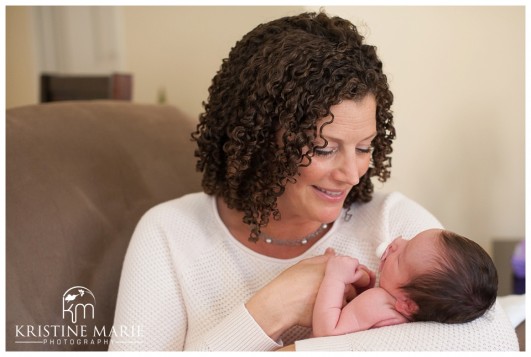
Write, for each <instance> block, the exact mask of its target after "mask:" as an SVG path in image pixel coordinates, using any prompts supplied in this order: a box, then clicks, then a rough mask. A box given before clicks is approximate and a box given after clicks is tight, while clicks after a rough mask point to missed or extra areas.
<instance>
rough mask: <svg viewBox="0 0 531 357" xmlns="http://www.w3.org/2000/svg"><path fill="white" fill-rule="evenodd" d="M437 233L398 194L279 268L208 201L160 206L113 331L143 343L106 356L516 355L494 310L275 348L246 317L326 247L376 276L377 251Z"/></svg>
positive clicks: (294, 337) (144, 232)
mask: <svg viewBox="0 0 531 357" xmlns="http://www.w3.org/2000/svg"><path fill="white" fill-rule="evenodd" d="M438 227H441V224H440V223H439V222H438V221H437V220H436V219H435V218H434V217H433V216H432V215H431V214H430V213H429V212H427V211H426V210H425V209H424V208H422V207H421V206H420V205H418V204H417V203H415V202H414V201H412V200H410V199H408V198H406V197H405V196H403V195H402V194H400V193H391V194H381V193H376V194H375V195H374V197H373V199H372V200H371V201H370V202H369V203H364V204H354V205H353V206H352V207H351V209H350V210H349V211H348V212H347V211H346V210H343V212H342V214H341V215H340V217H338V219H337V220H336V221H335V222H334V224H333V225H332V227H331V229H330V230H329V231H328V232H327V233H326V235H325V236H324V237H322V238H321V239H320V240H319V241H318V242H317V243H315V244H314V245H313V246H312V247H311V248H310V249H309V250H308V251H306V252H305V253H304V254H302V255H301V256H299V257H297V258H292V259H276V258H271V257H267V256H263V255H261V254H258V253H256V252H254V251H252V250H250V249H248V248H247V247H245V246H244V245H242V244H241V243H239V242H238V241H237V240H236V239H235V238H234V237H232V236H231V234H230V233H229V231H228V229H227V228H226V226H225V225H224V224H223V222H222V221H221V219H220V217H219V214H218V211H217V206H216V200H215V198H214V197H212V196H208V195H206V194H204V193H194V194H189V195H186V196H183V197H181V198H178V199H175V200H172V201H168V202H165V203H162V204H160V205H158V206H156V207H154V208H152V209H150V210H149V211H148V212H147V213H146V214H145V215H144V216H143V217H142V219H141V220H140V222H139V223H138V225H137V227H136V230H135V232H134V234H133V237H132V239H131V242H130V244H129V247H128V250H127V254H126V257H125V261H124V265H123V270H122V277H121V280H120V288H119V293H118V300H117V307H116V313H115V320H114V328H115V330H116V331H120V329H121V328H122V327H123V328H124V329H126V330H127V329H131V327H132V326H135V328H136V329H137V331H141V333H139V336H134V337H128V336H122V335H117V336H113V338H112V339H111V342H110V346H109V349H110V350H144V351H145V350H149V351H163V350H177V351H182V350H194V351H238V350H239V351H269V350H275V349H277V348H279V347H281V346H282V345H286V344H291V343H295V342H296V347H297V350H349V351H362V350H380V351H381V350H395V351H396V350H407V351H412V350H422V351H441V350H459V351H467V350H502V351H507V350H518V342H517V340H516V335H515V333H514V329H513V328H512V327H511V324H510V322H509V320H508V319H507V317H506V316H505V314H504V313H503V311H502V310H501V308H500V307H499V306H498V305H496V306H495V307H494V308H493V309H491V311H489V312H487V314H485V315H484V316H483V317H481V318H479V319H477V320H475V321H473V322H471V323H467V324H462V325H444V324H437V323H423V322H414V323H407V324H402V325H395V326H388V327H382V328H378V329H374V330H369V331H363V332H359V333H354V334H348V335H343V336H333V337H324V338H312V339H308V336H309V332H310V330H309V329H308V328H305V327H300V326H295V327H292V328H291V329H289V330H288V331H286V332H285V333H284V334H283V335H282V336H281V338H280V339H279V340H278V341H273V340H272V339H271V338H269V336H267V335H266V334H265V333H264V331H263V330H262V329H261V328H260V326H259V325H258V324H257V323H256V322H255V321H254V319H253V318H252V316H251V315H250V314H249V313H248V311H247V309H246V308H245V303H246V302H247V300H249V298H250V297H251V296H253V295H254V294H255V293H256V291H258V290H259V289H260V288H262V287H263V286H264V285H266V284H267V283H268V282H270V281H271V280H272V279H274V278H275V277H276V276H277V275H278V274H280V273H281V272H282V271H284V270H286V269H287V268H289V267H290V266H292V265H294V264H295V263H297V262H298V261H300V260H302V259H305V258H309V257H312V256H316V255H321V254H323V253H324V251H325V249H326V248H327V247H332V248H334V249H335V250H336V252H337V253H338V254H342V255H350V256H353V257H356V258H358V259H359V260H360V263H362V264H365V265H367V266H368V267H369V268H370V269H372V270H376V269H377V268H378V264H379V259H378V257H377V256H376V254H375V250H376V248H377V247H378V245H379V244H380V243H382V242H384V241H391V240H392V239H394V238H396V237H398V236H402V237H404V238H406V239H410V238H412V237H413V236H415V235H416V234H417V233H418V232H420V231H423V230H425V229H428V228H438Z"/></svg>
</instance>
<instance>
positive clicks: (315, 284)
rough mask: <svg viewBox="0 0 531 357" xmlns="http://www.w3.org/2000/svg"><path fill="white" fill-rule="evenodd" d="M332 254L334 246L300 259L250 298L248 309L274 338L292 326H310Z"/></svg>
mask: <svg viewBox="0 0 531 357" xmlns="http://www.w3.org/2000/svg"><path fill="white" fill-rule="evenodd" d="M333 255H334V252H333V250H327V252H326V253H325V254H324V255H320V256H317V257H312V258H308V259H304V260H302V261H300V262H298V263H297V264H295V265H293V266H292V267H290V268H288V269H286V270H285V271H283V272H282V273H281V274H280V275H279V276H277V277H276V278H275V279H273V280H272V281H271V282H270V283H269V284H267V285H266V286H264V287H263V288H262V289H260V290H259V291H258V292H257V293H256V294H255V295H254V296H253V297H251V299H249V301H248V302H247V304H246V307H247V310H248V311H249V313H250V314H251V316H252V317H253V318H254V319H255V321H256V322H257V323H258V324H259V325H260V327H262V329H263V330H264V332H265V333H267V334H268V335H269V336H270V337H271V338H272V339H273V340H277V339H278V338H279V337H280V335H281V334H282V333H283V332H284V331H286V330H287V329H288V328H290V327H292V326H295V325H300V326H307V327H310V326H311V324H312V315H313V305H314V303H315V297H316V296H317V292H318V290H319V286H320V285H321V281H322V280H323V276H324V272H325V267H326V262H327V261H328V259H329V258H330V257H331V256H333Z"/></svg>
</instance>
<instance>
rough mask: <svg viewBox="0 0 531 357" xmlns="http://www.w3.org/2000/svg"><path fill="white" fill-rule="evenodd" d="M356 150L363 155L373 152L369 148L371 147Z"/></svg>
mask: <svg viewBox="0 0 531 357" xmlns="http://www.w3.org/2000/svg"><path fill="white" fill-rule="evenodd" d="M356 150H357V151H358V152H359V153H361V154H370V153H371V151H372V148H371V147H370V146H369V147H359V148H356Z"/></svg>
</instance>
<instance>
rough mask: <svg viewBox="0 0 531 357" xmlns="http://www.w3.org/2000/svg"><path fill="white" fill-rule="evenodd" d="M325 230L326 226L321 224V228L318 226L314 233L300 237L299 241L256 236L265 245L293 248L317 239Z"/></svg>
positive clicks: (265, 235) (263, 235)
mask: <svg viewBox="0 0 531 357" xmlns="http://www.w3.org/2000/svg"><path fill="white" fill-rule="evenodd" d="M327 228H328V224H326V223H323V224H321V226H319V228H317V230H316V231H315V232H312V233H310V234H308V235H307V236H305V237H302V238H300V239H295V240H291V239H277V238H273V237H271V236H269V235H267V234H265V233H260V235H259V236H258V239H261V240H263V241H264V242H266V243H267V244H275V245H287V246H291V247H294V246H299V245H306V244H308V243H309V242H310V241H311V240H312V239H314V238H315V237H318V236H319V234H321V233H322V232H323V231H324V230H325V229H327Z"/></svg>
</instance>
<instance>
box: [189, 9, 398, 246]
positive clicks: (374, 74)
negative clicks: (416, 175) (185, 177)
mask: <svg viewBox="0 0 531 357" xmlns="http://www.w3.org/2000/svg"><path fill="white" fill-rule="evenodd" d="M367 94H372V95H374V98H375V99H376V103H377V109H376V123H377V135H376V138H375V139H374V140H373V142H372V149H373V152H372V160H371V161H372V165H371V167H370V168H369V170H368V171H367V173H366V174H365V175H364V176H363V177H362V178H361V180H360V183H359V184H358V185H357V186H355V187H353V188H352V190H351V191H350V193H349V194H348V196H347V198H346V200H345V203H344V206H345V207H350V205H351V204H352V203H353V202H368V201H370V200H371V198H372V192H373V184H372V182H371V177H373V176H374V177H377V178H378V179H379V180H380V181H381V182H385V181H386V180H387V178H389V176H390V171H389V169H390V167H391V158H390V157H389V155H390V154H391V152H392V148H391V143H392V140H393V139H394V137H395V129H394V126H393V121H392V119H393V115H392V113H391V109H390V107H391V104H392V102H393V95H392V93H391V91H390V90H389V86H388V83H387V77H386V76H385V74H384V73H383V71H382V62H381V61H380V59H379V58H378V56H377V54H376V48H375V47H373V46H369V45H367V44H364V43H363V36H361V35H360V34H359V33H358V31H357V29H356V27H355V26H354V25H353V24H352V23H350V22H349V21H347V20H344V19H342V18H339V17H329V16H328V15H326V14H325V13H322V12H321V13H303V14H300V15H297V16H291V17H283V18H280V19H277V20H273V21H271V22H268V23H265V24H261V25H259V26H257V27H256V28H255V29H254V30H252V31H251V32H249V33H248V34H246V35H245V36H244V37H243V38H242V39H241V40H240V41H238V42H237V43H236V45H235V46H234V47H233V48H232V49H231V51H230V53H229V57H228V58H227V59H224V60H223V63H222V65H221V69H220V70H219V71H218V72H217V74H216V75H215V77H214V78H213V80H212V85H211V86H210V88H209V98H208V101H207V102H204V103H203V106H204V108H205V111H204V113H202V114H201V115H200V117H199V124H198V125H197V130H196V131H195V132H194V133H192V139H193V140H195V141H196V142H197V146H198V149H197V150H196V152H195V156H196V157H198V161H197V170H198V171H201V172H203V180H202V185H203V189H204V191H205V193H207V194H210V195H216V196H220V197H222V198H223V199H224V200H225V202H226V203H227V205H228V207H229V208H231V209H236V210H239V211H241V212H243V213H244V218H243V222H244V223H246V224H248V225H249V226H250V229H251V235H250V237H249V239H250V240H251V241H256V240H257V239H258V235H259V234H260V231H261V227H264V226H266V225H267V223H268V222H269V217H270V216H272V217H273V218H274V219H280V212H279V210H278V208H277V203H276V202H277V198H278V197H279V196H280V195H282V193H283V192H284V187H285V186H286V184H287V183H288V182H295V181H296V176H297V175H298V171H299V167H301V166H306V165H309V164H310V163H311V157H312V156H313V154H314V150H315V149H316V148H317V147H316V145H315V144H314V141H315V139H316V138H317V136H319V137H322V136H321V132H322V128H323V126H324V125H328V124H330V123H332V122H333V115H332V113H330V107H331V106H333V105H336V104H338V103H340V102H341V101H342V100H344V99H353V100H360V99H362V98H363V97H364V96H366V95H367ZM327 116H330V118H331V119H330V120H329V121H327V123H325V124H323V125H321V126H320V128H318V126H317V122H318V121H319V120H320V119H323V118H324V117H327ZM279 133H282V135H279ZM323 139H324V138H323ZM325 146H326V140H325ZM321 148H322V147H321Z"/></svg>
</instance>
